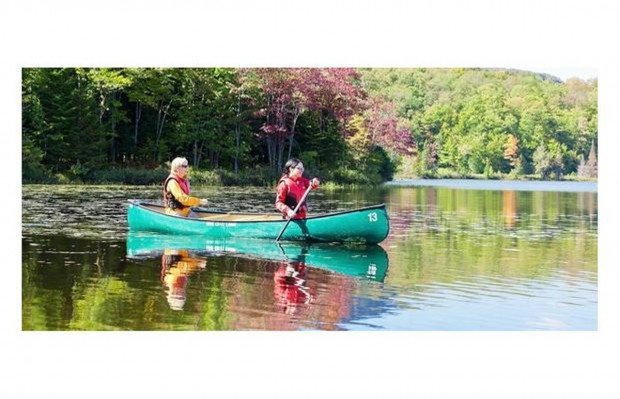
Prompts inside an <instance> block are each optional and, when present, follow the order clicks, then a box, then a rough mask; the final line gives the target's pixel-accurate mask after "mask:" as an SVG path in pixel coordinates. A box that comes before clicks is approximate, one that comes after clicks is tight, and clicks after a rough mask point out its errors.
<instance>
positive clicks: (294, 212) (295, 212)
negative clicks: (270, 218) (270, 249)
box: [276, 184, 312, 242]
mask: <svg viewBox="0 0 620 399" xmlns="http://www.w3.org/2000/svg"><path fill="white" fill-rule="evenodd" d="M310 190H312V184H310V185H309V186H308V189H307V190H306V192H305V193H304V195H303V197H301V201H299V202H298V203H297V206H296V207H295V209H293V216H291V217H290V218H288V220H287V221H286V224H285V225H284V227H282V230H280V234H278V236H277V237H276V242H277V241H280V238H281V237H282V234H284V230H286V228H287V227H288V224H289V223H291V220H293V218H294V217H295V215H297V211H298V210H299V207H300V206H301V204H303V203H304V201H305V200H306V197H307V196H308V193H309V192H310Z"/></svg>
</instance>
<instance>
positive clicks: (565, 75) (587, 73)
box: [518, 68, 598, 81]
mask: <svg viewBox="0 0 620 399" xmlns="http://www.w3.org/2000/svg"><path fill="white" fill-rule="evenodd" d="M518 69H525V70H527V71H532V72H541V73H548V74H549V75H553V76H557V77H558V78H560V79H562V80H563V81H566V80H567V79H569V78H580V79H583V80H588V79H593V78H597V77H598V73H597V70H596V69H594V68H518Z"/></svg>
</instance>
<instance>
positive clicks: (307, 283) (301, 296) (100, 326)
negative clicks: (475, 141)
mask: <svg viewBox="0 0 620 399" xmlns="http://www.w3.org/2000/svg"><path fill="white" fill-rule="evenodd" d="M448 183H449V182H448ZM448 183H445V182H444V183H437V184H448ZM423 184H424V185H420V183H419V182H416V181H411V182H401V184H400V185H394V184H392V185H386V186H384V187H382V188H380V189H374V190H351V189H346V190H339V191H325V190H318V191H316V192H313V193H312V194H311V199H310V202H311V203H310V205H311V209H310V213H318V212H331V211H341V210H349V209H351V208H354V207H361V206H366V205H371V204H377V203H386V204H387V208H388V213H389V216H390V227H391V230H390V235H389V236H388V239H387V240H386V241H384V242H383V243H381V246H375V247H358V246H352V247H347V246H341V245H316V244H315V245H298V244H285V245H283V246H281V247H276V246H275V244H274V243H272V242H265V243H255V244H252V245H250V244H248V245H246V244H244V243H243V242H229V243H226V244H225V245H223V244H222V243H213V242H208V241H207V240H206V239H204V240H203V239H201V238H184V239H178V240H177V239H175V237H165V236H155V235H149V234H134V233H131V234H130V233H129V232H128V229H127V222H126V209H127V199H136V198H140V199H159V198H160V195H161V194H160V189H159V188H158V187H152V186H150V187H126V186H73V187H69V186H40V185H26V186H23V188H22V195H23V197H22V208H23V214H22V328H23V329H24V330H516V331H522V330H596V329H597V297H598V290H597V277H598V273H597V223H598V209H597V193H596V185H595V184H594V185H592V184H586V185H584V184H581V183H567V182H562V183H548V184H545V183H543V184H542V185H539V183H536V184H534V185H532V183H531V182H516V183H511V184H510V185H508V186H507V185H505V183H503V182H484V183H480V182H473V183H472V181H465V182H463V183H460V184H457V185H454V184H455V182H452V185H450V186H446V187H437V186H432V185H431V186H429V185H428V184H429V182H428V181H426V182H424V183H423ZM481 184H483V186H481ZM193 192H194V193H195V194H196V195H198V196H204V197H207V198H209V199H210V201H211V204H212V206H213V207H214V208H217V209H221V210H225V211H237V210H240V211H247V210H256V211H267V212H270V211H272V207H273V206H272V203H273V193H272V190H271V189H269V188H231V187H198V186H195V187H193Z"/></svg>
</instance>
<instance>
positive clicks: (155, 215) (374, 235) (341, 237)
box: [127, 201, 389, 244]
mask: <svg viewBox="0 0 620 399" xmlns="http://www.w3.org/2000/svg"><path fill="white" fill-rule="evenodd" d="M144 205H145V204H143V203H141V202H139V201H130V203H129V208H128V210H127V221H128V224H129V229H130V230H132V231H152V232H159V233H165V234H183V235H201V236H207V237H211V238H217V239H224V238H231V237H239V238H258V239H269V240H275V238H276V237H277V236H278V233H279V232H280V230H281V229H282V227H283V226H284V224H285V223H286V222H285V221H284V220H271V221H233V222H228V221H209V220H202V219H190V218H184V217H180V216H171V215H166V214H165V213H163V212H162V211H163V209H162V211H157V210H153V206H152V204H148V205H150V207H146V206H144ZM388 232H389V219H388V215H387V212H386V209H385V205H377V206H371V207H367V208H361V209H356V210H353V211H348V212H339V213H332V214H326V215H319V216H314V217H309V218H307V219H304V220H293V221H291V223H290V224H289V225H288V227H287V228H286V230H285V231H284V234H283V235H282V238H281V239H282V240H284V241H308V242H360V243H368V244H378V243H380V242H381V241H383V240H384V239H385V238H386V237H387V235H388Z"/></svg>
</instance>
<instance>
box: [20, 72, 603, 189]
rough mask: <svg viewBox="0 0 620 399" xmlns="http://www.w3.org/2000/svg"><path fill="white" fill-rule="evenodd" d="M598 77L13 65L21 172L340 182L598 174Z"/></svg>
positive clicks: (36, 176) (39, 177)
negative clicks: (177, 162)
mask: <svg viewBox="0 0 620 399" xmlns="http://www.w3.org/2000/svg"><path fill="white" fill-rule="evenodd" d="M596 138H597V83H596V81H588V82H584V81H581V80H578V79H575V80H569V81H567V82H566V83H563V82H561V81H558V80H556V79H553V78H552V77H549V76H544V75H537V74H533V73H527V72H521V71H506V70H488V69H487V70H485V69H356V68H24V69H23V70H22V177H23V180H24V181H25V182H28V181H53V180H54V178H57V177H58V176H70V177H71V178H74V179H78V180H80V179H81V180H85V181H88V180H89V178H92V176H93V174H94V173H98V172H99V173H101V171H105V170H118V169H144V170H149V169H154V168H165V163H166V162H167V161H170V160H171V159H172V158H174V157H175V156H179V155H184V156H186V157H187V158H188V159H189V161H190V163H191V164H192V166H193V168H195V170H208V171H222V172H226V173H229V174H230V173H232V174H243V173H253V174H256V173H262V174H265V175H266V176H269V178H272V177H275V176H277V175H278V174H279V171H280V170H281V168H282V166H283V163H284V162H285V161H286V159H288V158H290V157H292V156H295V157H298V158H301V159H302V160H303V161H304V163H305V164H306V165H307V166H309V167H310V169H312V170H313V171H314V172H316V173H317V174H319V175H321V176H322V177H324V178H330V179H333V180H334V181H337V182H343V183H355V182H380V181H385V180H388V179H391V178H392V177H393V175H394V173H399V174H400V175H402V176H414V175H415V176H436V175H438V174H441V173H442V171H452V172H454V173H458V174H460V175H471V174H480V173H484V174H486V175H491V174H493V173H501V174H512V175H515V176H518V175H528V174H533V173H537V174H539V175H540V176H542V177H556V178H559V177H560V176H562V175H566V174H577V173H580V174H581V175H583V176H586V175H587V176H595V174H596V159H595V157H596V151H595V142H596Z"/></svg>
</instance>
